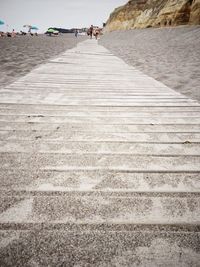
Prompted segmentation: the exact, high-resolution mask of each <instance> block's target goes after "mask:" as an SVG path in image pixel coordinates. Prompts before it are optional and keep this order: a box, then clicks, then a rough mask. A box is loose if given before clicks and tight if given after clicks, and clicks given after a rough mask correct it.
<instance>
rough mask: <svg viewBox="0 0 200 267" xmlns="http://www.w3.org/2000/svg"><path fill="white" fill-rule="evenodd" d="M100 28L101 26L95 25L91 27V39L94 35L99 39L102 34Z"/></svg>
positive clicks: (89, 34) (89, 32)
mask: <svg viewBox="0 0 200 267" xmlns="http://www.w3.org/2000/svg"><path fill="white" fill-rule="evenodd" d="M100 31H101V30H100V28H99V27H94V26H93V25H91V26H90V28H89V29H88V31H87V34H88V36H90V39H92V36H94V37H95V39H96V40H97V39H98V37H99V34H100Z"/></svg>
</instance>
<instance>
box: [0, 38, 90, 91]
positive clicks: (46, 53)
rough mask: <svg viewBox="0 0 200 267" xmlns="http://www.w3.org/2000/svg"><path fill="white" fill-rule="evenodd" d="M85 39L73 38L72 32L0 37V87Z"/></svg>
mask: <svg viewBox="0 0 200 267" xmlns="http://www.w3.org/2000/svg"><path fill="white" fill-rule="evenodd" d="M85 39H86V37H85V36H79V37H78V38H75V36H74V35H73V34H65V35H62V36H59V37H48V36H45V35H39V36H38V37H36V36H34V37H31V36H17V37H16V38H0V59H1V61H0V62H1V64H0V88H3V87H5V86H6V85H8V84H10V83H12V82H14V81H15V80H16V79H17V78H19V77H21V76H24V75H25V74H26V73H28V72H30V71H31V70H32V69H33V68H34V67H36V66H37V65H39V64H41V63H44V62H45V61H46V60H48V59H49V58H51V57H55V56H56V55H58V54H59V53H62V52H64V51H65V50H67V49H70V48H72V47H74V46H75V45H76V44H77V42H80V41H83V40H85Z"/></svg>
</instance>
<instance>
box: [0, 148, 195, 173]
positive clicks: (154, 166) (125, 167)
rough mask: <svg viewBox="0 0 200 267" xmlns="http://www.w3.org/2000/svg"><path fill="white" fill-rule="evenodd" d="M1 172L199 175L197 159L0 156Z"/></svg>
mask: <svg viewBox="0 0 200 267" xmlns="http://www.w3.org/2000/svg"><path fill="white" fill-rule="evenodd" d="M0 160H1V168H2V169H5V168H6V169H9V168H12V169H13V168H16V169H27V168H29V169H30V167H31V168H32V169H33V170H34V169H40V170H61V171H62V170H116V171H117V170H118V171H120V170H122V171H155V172H156V171H182V172H184V171H200V157H199V156H171V155H170V156H165V155H159V156H148V155H145V156H137V155H126V154H121V155H118V154H113V155H112V154H111V155H108V154H103V153H96V154H95V153H94V154H37V153H36V152H35V153H32V154H27V153H0Z"/></svg>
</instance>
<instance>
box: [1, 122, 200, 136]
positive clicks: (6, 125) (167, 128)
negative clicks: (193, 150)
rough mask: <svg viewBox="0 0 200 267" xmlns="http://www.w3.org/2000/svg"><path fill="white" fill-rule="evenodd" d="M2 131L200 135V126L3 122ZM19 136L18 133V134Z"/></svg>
mask: <svg viewBox="0 0 200 267" xmlns="http://www.w3.org/2000/svg"><path fill="white" fill-rule="evenodd" d="M0 131H6V132H8V131H13V132H14V131H17V132H18V131H20V132H21V133H22V132H26V131H29V135H30V136H31V133H30V132H31V131H34V132H35V131H38V132H39V134H41V133H40V132H42V133H43V132H46V133H47V134H48V133H50V132H51V133H52V132H53V131H58V132H59V133H60V135H61V136H62V135H63V134H64V133H67V132H68V131H69V132H75V131H76V132H77V133H80V134H81V133H82V132H84V133H91V134H93V133H95V132H98V133H106V134H110V133H112V134H126V133H127V134H132V133H177V134H178V133H179V134H180V133H183V134H184V133H185V134H189V133H200V124H195V123H193V124H123V125H122V124H115V125H113V124H104V125H103V124H98V123H82V124H81V123H78V124H77V123H62V124H61V123H51V124H50V123H41V122H14V121H10V122H1V123H0ZM16 134H18V133H16Z"/></svg>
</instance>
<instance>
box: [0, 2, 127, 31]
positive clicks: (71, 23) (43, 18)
mask: <svg viewBox="0 0 200 267" xmlns="http://www.w3.org/2000/svg"><path fill="white" fill-rule="evenodd" d="M127 1H128V0H0V20H3V21H4V22H5V24H6V25H4V26H0V30H3V31H6V30H7V29H9V30H10V29H15V30H16V31H19V30H21V29H23V27H22V26H23V25H24V24H30V25H34V26H37V27H38V28H39V29H40V31H46V29H47V28H48V27H63V28H73V27H77V28H79V27H88V26H90V25H91V24H94V25H98V26H102V23H103V22H105V21H106V20H107V18H108V17H109V14H110V13H111V12H112V11H113V9H114V8H116V7H118V6H120V5H123V4H125V3H126V2H127ZM7 25H8V26H7Z"/></svg>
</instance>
